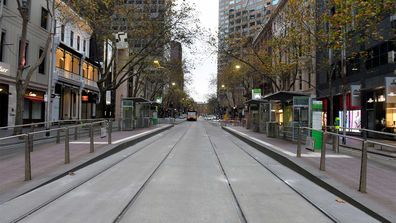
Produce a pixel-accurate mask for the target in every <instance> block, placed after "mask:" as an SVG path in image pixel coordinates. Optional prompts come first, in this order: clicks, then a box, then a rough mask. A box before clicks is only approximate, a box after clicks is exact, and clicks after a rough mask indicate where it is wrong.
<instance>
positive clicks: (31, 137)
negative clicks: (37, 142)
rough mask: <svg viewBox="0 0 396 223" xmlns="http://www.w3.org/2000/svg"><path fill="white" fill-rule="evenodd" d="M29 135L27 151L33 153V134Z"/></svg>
mask: <svg viewBox="0 0 396 223" xmlns="http://www.w3.org/2000/svg"><path fill="white" fill-rule="evenodd" d="M28 134H29V144H28V145H29V151H30V152H33V140H34V134H33V133H28Z"/></svg>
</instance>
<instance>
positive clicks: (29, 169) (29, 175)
mask: <svg viewBox="0 0 396 223" xmlns="http://www.w3.org/2000/svg"><path fill="white" fill-rule="evenodd" d="M30 138H32V134H27V135H25V181H29V180H31V179H32V165H31V160H30V149H31V147H32V145H31V144H30V142H31V140H30Z"/></svg>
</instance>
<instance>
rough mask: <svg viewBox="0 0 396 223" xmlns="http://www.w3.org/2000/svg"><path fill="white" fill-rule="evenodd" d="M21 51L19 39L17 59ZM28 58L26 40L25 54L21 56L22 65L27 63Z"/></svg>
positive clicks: (27, 43)
mask: <svg viewBox="0 0 396 223" xmlns="http://www.w3.org/2000/svg"><path fill="white" fill-rule="evenodd" d="M20 53H21V41H20V40H19V47H18V60H19V57H20ZM28 58H29V42H27V41H26V45H25V56H24V57H23V58H22V60H23V65H26V64H27V63H28Z"/></svg>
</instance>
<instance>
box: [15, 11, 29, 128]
mask: <svg viewBox="0 0 396 223" xmlns="http://www.w3.org/2000/svg"><path fill="white" fill-rule="evenodd" d="M27 25H28V19H27V18H26V17H25V16H23V15H22V34H21V42H20V50H19V57H18V70H17V76H16V79H15V87H16V89H17V90H16V92H17V98H16V108H15V110H16V115H15V125H22V124H23V105H24V104H23V102H24V98H25V91H26V89H25V88H24V85H25V82H26V81H29V80H24V77H23V71H24V70H25V62H26V59H25V58H26V57H25V55H26V37H27ZM18 134H22V127H16V128H14V135H18Z"/></svg>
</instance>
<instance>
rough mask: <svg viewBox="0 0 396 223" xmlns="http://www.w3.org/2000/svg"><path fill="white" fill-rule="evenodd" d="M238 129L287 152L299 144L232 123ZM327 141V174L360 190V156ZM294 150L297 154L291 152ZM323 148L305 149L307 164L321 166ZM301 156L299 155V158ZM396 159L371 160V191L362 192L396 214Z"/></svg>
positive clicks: (368, 176) (368, 184) (368, 179)
mask: <svg viewBox="0 0 396 223" xmlns="http://www.w3.org/2000/svg"><path fill="white" fill-rule="evenodd" d="M231 128H232V129H234V130H237V131H239V132H242V133H244V134H247V135H249V136H251V137H254V138H256V139H259V140H262V141H264V142H266V143H269V144H271V145H273V146H276V147H278V148H280V149H281V150H283V152H287V153H285V156H290V158H293V159H294V157H295V154H296V144H294V143H292V142H290V141H286V140H283V139H275V138H268V137H266V136H265V135H264V134H262V133H256V132H252V131H250V130H247V129H245V128H243V127H236V126H232V127H231ZM331 148H332V146H331V145H327V151H326V154H327V155H328V156H330V157H327V158H326V171H325V172H323V174H324V175H325V176H326V177H328V178H332V179H334V180H336V181H337V182H339V183H341V184H342V185H345V186H346V187H348V188H350V189H352V190H358V188H359V177H360V156H359V155H357V154H353V153H343V154H341V153H340V154H337V153H334V152H333V151H332V149H331ZM291 154H293V156H291ZM319 154H320V152H311V151H309V150H306V149H303V150H302V158H301V159H299V160H303V161H304V163H305V164H306V165H309V166H311V167H315V168H319V163H320V155H319ZM296 159H297V158H296ZM395 164H396V159H391V158H384V159H383V160H381V161H378V159H370V156H369V160H368V169H367V170H368V171H367V193H366V194H361V195H362V196H365V197H366V198H367V199H370V200H372V201H374V202H375V203H377V204H378V205H379V206H381V207H383V208H386V209H387V210H388V211H390V212H393V213H395V215H396V165H395Z"/></svg>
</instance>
